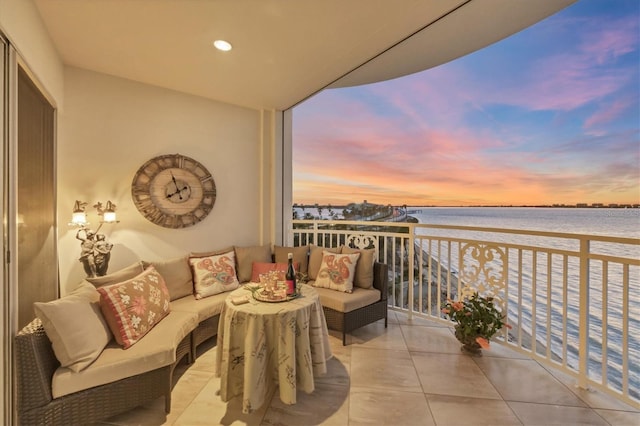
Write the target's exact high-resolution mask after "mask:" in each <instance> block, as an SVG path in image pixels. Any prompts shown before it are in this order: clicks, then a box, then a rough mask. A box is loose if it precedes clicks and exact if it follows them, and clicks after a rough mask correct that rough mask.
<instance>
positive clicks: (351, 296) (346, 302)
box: [316, 287, 380, 312]
mask: <svg viewBox="0 0 640 426" xmlns="http://www.w3.org/2000/svg"><path fill="white" fill-rule="evenodd" d="M316 291H317V292H318V296H319V297H320V304H321V305H322V306H325V307H327V308H330V309H333V310H334V311H338V312H351V311H354V310H356V309H359V308H362V307H364V306H368V305H370V304H372V303H375V302H377V301H379V300H380V290H378V289H376V288H370V289H364V288H360V287H355V288H354V289H353V292H352V293H343V292H341V291H335V290H331V289H328V288H317V287H316Z"/></svg>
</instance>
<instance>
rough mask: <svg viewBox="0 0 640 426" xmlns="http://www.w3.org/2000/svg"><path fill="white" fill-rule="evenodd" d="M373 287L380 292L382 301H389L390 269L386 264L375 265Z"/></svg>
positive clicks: (376, 263)
mask: <svg viewBox="0 0 640 426" xmlns="http://www.w3.org/2000/svg"><path fill="white" fill-rule="evenodd" d="M373 287H375V288H377V289H378V290H380V294H381V297H380V298H381V300H387V296H388V295H389V290H388V287H389V268H388V267H387V264H386V263H379V262H375V263H374V264H373Z"/></svg>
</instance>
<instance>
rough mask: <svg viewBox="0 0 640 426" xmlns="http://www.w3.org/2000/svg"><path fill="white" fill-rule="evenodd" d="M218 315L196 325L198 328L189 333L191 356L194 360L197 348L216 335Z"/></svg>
mask: <svg viewBox="0 0 640 426" xmlns="http://www.w3.org/2000/svg"><path fill="white" fill-rule="evenodd" d="M219 322H220V315H216V316H213V317H211V318H207V319H206V320H204V321H202V322H201V323H200V324H198V327H197V328H196V329H195V330H193V332H191V354H192V356H193V358H194V359H195V358H196V350H197V348H198V346H199V345H200V344H201V343H203V342H205V341H207V340H209V339H210V338H212V337H213V336H215V335H217V334H218V323H219Z"/></svg>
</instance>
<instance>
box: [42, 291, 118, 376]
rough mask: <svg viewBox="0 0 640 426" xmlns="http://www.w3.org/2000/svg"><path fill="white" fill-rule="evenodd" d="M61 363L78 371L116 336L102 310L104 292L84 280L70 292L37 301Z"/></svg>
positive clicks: (91, 360) (43, 321)
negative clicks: (101, 294)
mask: <svg viewBox="0 0 640 426" xmlns="http://www.w3.org/2000/svg"><path fill="white" fill-rule="evenodd" d="M33 308H34V310H35V313H36V316H37V317H38V318H39V319H40V321H42V326H43V327H44V331H45V332H46V333H47V337H48V338H49V340H51V345H52V347H53V352H54V353H55V355H56V358H57V359H58V361H60V365H62V366H63V367H68V368H69V369H70V370H72V371H75V372H78V371H81V370H82V369H84V368H86V367H87V366H88V365H90V364H91V363H92V362H93V361H94V360H95V359H96V358H98V356H100V353H101V352H102V350H103V349H104V347H105V346H107V343H109V341H110V340H111V338H112V337H113V336H112V334H111V331H110V330H109V326H108V325H107V322H106V321H105V319H104V317H103V316H102V313H101V312H100V294H99V293H98V291H97V290H96V289H95V287H94V286H93V285H92V284H90V283H88V282H87V281H83V282H82V283H81V284H80V286H79V287H78V288H76V289H75V290H73V291H72V292H71V293H69V294H68V295H66V296H64V297H62V298H60V299H57V300H54V301H52V302H47V303H41V302H36V303H34V304H33Z"/></svg>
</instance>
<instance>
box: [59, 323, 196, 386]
mask: <svg viewBox="0 0 640 426" xmlns="http://www.w3.org/2000/svg"><path fill="white" fill-rule="evenodd" d="M197 325H198V315H196V314H194V313H191V312H181V311H176V312H171V313H170V314H169V315H167V316H166V317H165V319H164V320H162V321H161V322H160V323H158V325H156V326H155V327H154V328H153V329H152V330H151V331H149V333H147V335H146V336H145V337H144V339H143V340H142V341H140V342H139V343H138V344H136V345H133V346H131V347H130V348H129V349H122V347H121V346H119V345H118V344H117V343H116V342H114V341H112V342H111V343H109V344H108V345H107V347H106V348H105V349H104V350H103V351H102V354H100V356H99V357H98V358H97V359H96V360H95V361H94V362H93V364H91V365H90V366H88V367H87V368H85V369H84V370H82V371H80V372H74V371H73V370H71V369H69V368H65V367H60V368H58V369H57V370H56V371H55V373H54V374H53V381H52V392H53V397H54V398H59V397H61V396H63V395H67V394H70V393H73V392H78V391H81V390H83V389H89V388H92V387H95V386H100V385H104V384H106V383H111V382H115V381H117V380H120V379H124V378H126V377H130V376H134V375H137V374H142V373H146V372H147V371H151V370H155V369H156V368H160V367H164V366H167V365H170V364H172V363H174V362H175V361H176V347H177V346H178V344H179V343H180V341H181V340H182V339H184V338H185V337H186V336H187V335H188V334H189V333H191V331H193V330H194V329H195V328H196V326H197Z"/></svg>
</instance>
